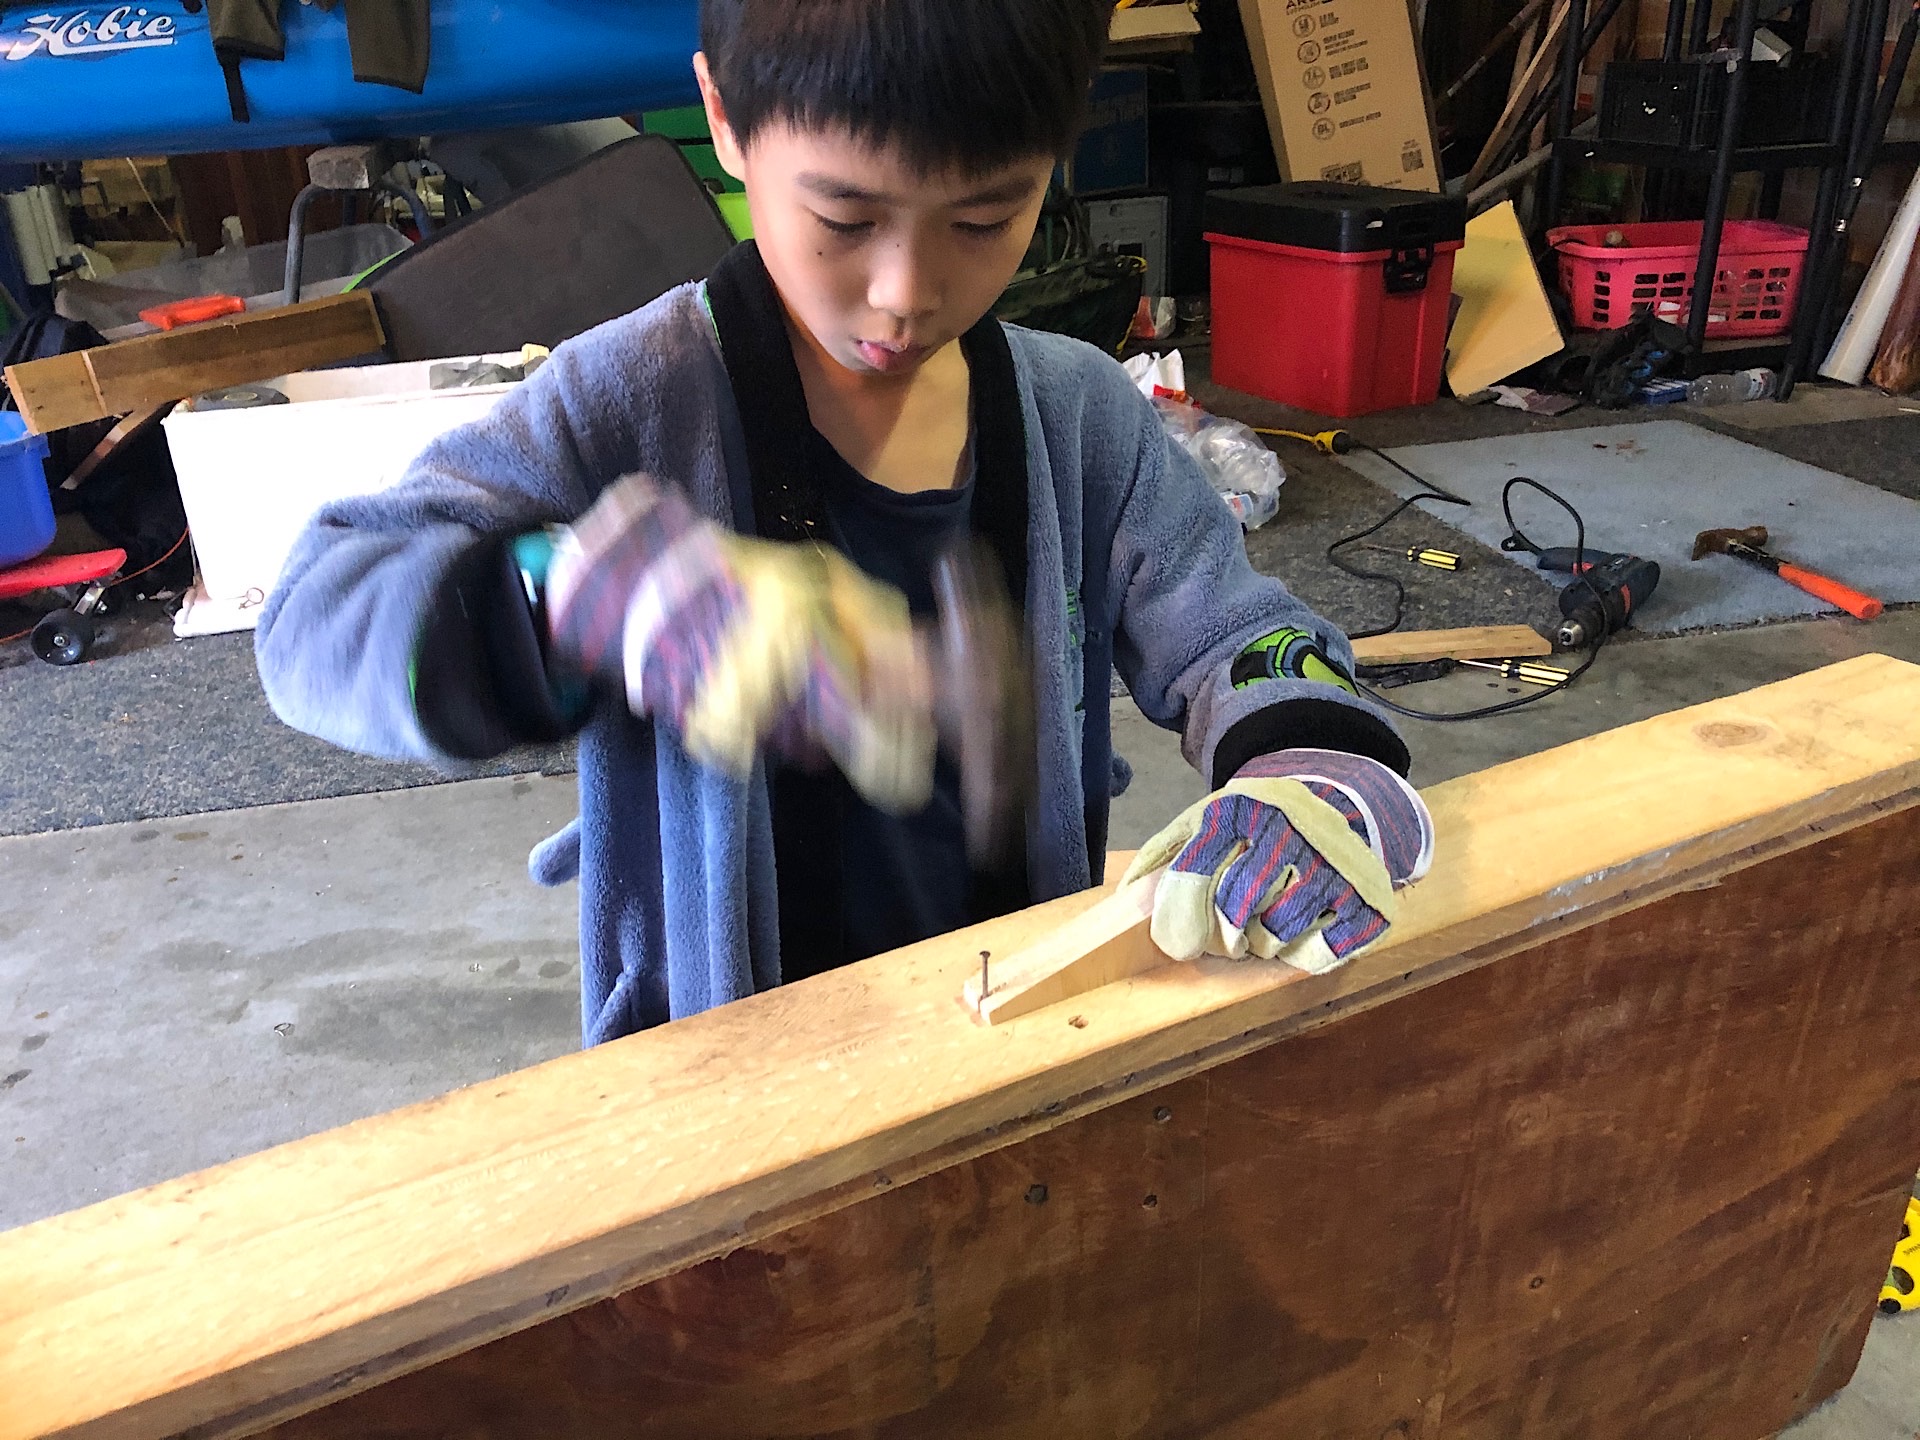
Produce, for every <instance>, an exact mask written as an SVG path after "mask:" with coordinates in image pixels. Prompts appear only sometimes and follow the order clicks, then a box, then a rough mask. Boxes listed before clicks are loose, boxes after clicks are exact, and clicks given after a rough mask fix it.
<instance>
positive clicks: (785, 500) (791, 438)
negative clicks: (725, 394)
mask: <svg viewBox="0 0 1920 1440" xmlns="http://www.w3.org/2000/svg"><path fill="white" fill-rule="evenodd" d="M707 305H708V308H709V311H710V313H711V314H712V316H713V327H714V330H715V331H716V332H717V333H718V334H719V336H720V353H721V356H722V358H723V360H724V361H725V363H726V367H727V378H728V379H729V380H730V381H731V382H732V385H733V398H734V404H735V408H737V409H738V410H739V412H740V425H741V429H742V430H743V431H744V432H745V436H746V448H747V471H748V478H749V481H750V483H751V488H752V491H753V527H754V530H755V532H756V533H757V534H759V535H761V536H762V537H764V538H765V539H768V540H815V541H819V542H820V543H822V544H824V543H826V535H827V501H826V482H825V478H824V477H823V476H822V475H821V474H820V473H819V470H818V468H817V466H816V463H815V459H814V447H812V446H810V445H806V444H803V443H801V442H802V440H803V439H804V437H805V436H806V435H807V434H808V432H809V431H811V430H812V429H813V421H812V419H811V418H810V417H809V415H808V413H807V395H806V391H805V389H803V388H802V386H801V384H800V368H799V366H798V365H796V364H795V363H794V359H793V342H792V341H791V340H790V339H789V338H788V334H787V323H788V322H787V312H786V307H785V306H783V305H782V304H781V303H780V296H779V294H778V292H776V291H775V290H774V288H773V280H772V278H771V277H770V276H768V274H767V267H766V265H765V263H764V262H763V261H762V260H761V259H760V251H759V248H758V247H757V246H756V245H755V244H754V243H753V242H752V241H751V240H748V241H744V242H742V243H741V244H739V245H736V246H735V247H734V248H733V249H732V250H730V251H728V252H727V254H726V255H724V256H723V257H722V258H721V260H720V263H719V264H718V265H716V266H715V267H714V270H713V273H712V274H711V275H710V276H708V277H707ZM960 348H961V351H962V353H963V354H965V356H966V357H967V371H968V377H969V382H968V383H969V387H970V389H971V390H972V393H973V444H974V474H975V480H974V491H973V505H972V528H973V532H974V534H976V535H978V536H979V537H980V538H981V539H982V540H984V541H985V542H986V543H987V545H988V547H989V548H990V549H992V551H993V553H994V555H995V557H996V558H997V559H998V560H999V562H1000V567H1001V569H1002V570H1003V571H1005V572H1006V577H1007V590H1008V593H1009V594H1010V595H1011V596H1012V597H1013V603H1014V605H1015V607H1016V608H1017V609H1018V610H1019V611H1020V612H1021V613H1022V614H1025V613H1026V597H1027V484H1028V477H1027V434H1026V424H1025V422H1024V420H1023V418H1022V415H1021V409H1020V390H1019V385H1018V382H1017V381H1016V379H1015V376H1014V370H1013V350H1012V348H1011V347H1010V346H1009V345H1008V344H1007V333H1006V331H1005V330H1003V329H1002V328H1001V326H1000V322H999V321H998V320H996V319H994V318H993V316H991V315H989V316H987V317H986V318H985V319H983V320H981V321H980V322H979V323H978V324H977V325H975V326H974V327H973V328H972V329H971V330H969V331H967V333H966V334H965V335H963V336H961V337H960Z"/></svg>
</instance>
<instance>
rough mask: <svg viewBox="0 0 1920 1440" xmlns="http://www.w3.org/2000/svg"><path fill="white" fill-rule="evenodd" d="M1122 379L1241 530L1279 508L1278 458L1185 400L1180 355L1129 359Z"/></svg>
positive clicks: (1243, 431)
mask: <svg viewBox="0 0 1920 1440" xmlns="http://www.w3.org/2000/svg"><path fill="white" fill-rule="evenodd" d="M1126 369H1127V374H1128V375H1130V376H1132V377H1133V382H1134V384H1136V385H1138V386H1139V387H1140V390H1141V393H1142V394H1144V395H1145V396H1146V397H1147V398H1148V399H1149V400H1151V401H1152V402H1153V408H1154V409H1155V410H1157V411H1159V412H1160V423H1161V424H1162V425H1163V426H1165V427H1166V431H1167V434H1169V435H1171V436H1172V437H1173V438H1174V439H1175V440H1176V441H1178V442H1179V443H1180V446H1181V448H1182V449H1184V450H1185V451H1186V452H1187V453H1188V454H1189V455H1191V456H1193V458H1194V459H1195V460H1196V461H1198V462H1199V465H1200V469H1201V470H1202V472H1204V473H1205V475H1206V477H1207V483H1208V484H1210V485H1212V486H1213V489H1214V493H1215V494H1217V495H1219V497H1220V498H1221V499H1222V500H1223V501H1225V502H1226V506H1227V508H1228V509H1229V510H1231V511H1232V512H1233V517H1234V519H1236V520H1238V521H1239V522H1240V528H1241V529H1242V530H1256V529H1258V528H1259V527H1260V526H1262V525H1264V524H1266V523H1267V521H1269V520H1271V519H1272V518H1273V516H1274V512H1275V511H1277V510H1278V509H1279V508H1280V487H1281V485H1282V484H1284V483H1285V481H1286V478H1287V472H1286V470H1285V468H1284V467H1283V466H1282V465H1281V464H1280V457H1279V456H1278V455H1275V454H1274V453H1273V451H1271V450H1269V449H1268V448H1267V447H1266V446H1265V445H1264V444H1262V443H1261V440H1260V437H1259V436H1258V435H1256V434H1254V433H1253V431H1252V430H1250V429H1249V428H1248V427H1247V426H1245V425H1242V424H1241V423H1240V422H1239V421H1238V420H1228V419H1226V418H1225V417H1223V416H1220V415H1212V414H1209V413H1208V412H1207V411H1205V410H1202V409H1201V408H1200V407H1199V406H1198V405H1196V404H1194V403H1193V401H1191V400H1189V399H1188V398H1187V393H1186V367H1185V365H1184V363H1183V362H1182V361H1181V359H1180V352H1179V351H1178V350H1174V351H1171V352H1169V353H1168V354H1166V355H1135V356H1133V357H1132V358H1131V359H1129V360H1128V361H1127V362H1126Z"/></svg>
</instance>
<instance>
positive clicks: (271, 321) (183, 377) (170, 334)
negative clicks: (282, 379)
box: [6, 292, 386, 434]
mask: <svg viewBox="0 0 1920 1440" xmlns="http://www.w3.org/2000/svg"><path fill="white" fill-rule="evenodd" d="M385 343H386V336H385V333H384V332H383V331H382V329H381V327H380V314H379V311H378V310H376V309H375V307H374V302H373V297H372V296H371V295H366V294H361V293H358V292H348V293H346V294H343V295H329V296H327V297H326V298H324V299H320V300H308V301H304V302H302V303H301V304H298V305H287V306H282V307H280V308H279V309H275V310H260V311H255V312H252V313H249V314H243V315H229V316H225V317H223V318H221V319H218V320H209V321H207V322H205V323H204V324H200V325H187V326H183V327H182V328H180V329H177V330H167V331H162V332H158V333H155V334H152V335H138V336H135V337H134V338H133V339H131V340H118V341H115V342H113V343H112V344H109V345H97V346H95V347H94V348H93V349H91V350H76V351H73V352H72V353H70V354H66V355H53V356H49V357H48V358H46V359H44V360H29V361H27V362H26V363H25V364H22V365H9V366H8V367H7V368H6V382H7V388H8V389H10V390H11V391H12V392H13V399H14V403H15V404H16V405H18V406H19V407H20V413H21V415H22V416H23V417H25V419H26V422H27V428H28V429H29V430H31V431H33V432H35V433H36V434H45V433H46V432H47V431H49V430H60V429H64V428H65V427H66V426H69V425H82V424H85V423H86V422H88V421H90V420H104V419H106V418H107V417H108V416H112V415H126V414H130V413H132V412H133V411H136V410H147V409H151V408H153V407H156V406H161V405H166V404H169V403H171V402H172V401H175V400H184V399H185V398H186V397H187V396H189V395H199V394H202V393H204V392H206V391H208V390H220V389H224V388H225V387H227V386H229V385H244V384H246V383H247V382H248V381H251V380H265V379H269V378H270V377H272V376H275V375H287V374H291V373H292V372H294V371H296V370H307V369H311V368H312V367H313V366H315V365H325V364H328V363H331V362H333V361H336V360H349V359H352V358H353V357H355V356H358V355H367V354H371V353H372V352H374V351H377V350H379V349H380V348H381V346H383V345H384V344H385Z"/></svg>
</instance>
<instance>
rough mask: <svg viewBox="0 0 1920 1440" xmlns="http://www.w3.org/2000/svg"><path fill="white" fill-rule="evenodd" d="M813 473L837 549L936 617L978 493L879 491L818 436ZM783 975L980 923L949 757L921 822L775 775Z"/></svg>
mask: <svg viewBox="0 0 1920 1440" xmlns="http://www.w3.org/2000/svg"><path fill="white" fill-rule="evenodd" d="M809 441H810V443H812V444H813V445H815V446H816V447H817V454H816V456H815V466H816V471H815V473H817V474H819V475H821V476H822V477H823V478H824V480H825V486H824V488H825V491H826V501H827V521H828V527H829V531H830V534H829V538H830V539H831V540H832V542H833V544H834V547H835V548H836V549H838V550H839V551H840V552H841V553H842V554H844V555H845V556H846V557H847V558H848V559H850V560H852V561H853V563H854V564H856V565H858V566H859V567H860V568H861V569H862V570H864V571H865V572H866V573H867V574H869V575H871V576H873V577H874V578H875V579H876V580H882V581H885V582H886V583H887V584H889V585H892V586H894V587H895V588H896V589H898V590H900V591H901V593H903V594H904V595H905V596H906V597H907V604H908V607H909V608H910V609H911V610H912V612H913V614H914V616H915V617H916V618H923V617H931V616H932V615H933V613H934V600H933V564H934V561H935V559H936V558H937V557H938V556H939V554H940V553H941V552H942V551H943V550H945V549H946V548H947V547H949V546H950V545H952V544H953V543H954V542H955V541H956V540H958V539H960V538H962V537H963V536H965V535H966V533H967V530H968V525H969V521H970V519H971V516H972V508H973V482H972V479H971V477H969V479H968V482H967V484H965V485H964V486H962V487H960V488H959V489H957V490H927V491H921V492H919V493H917V494H912V495H902V494H900V493H899V492H897V491H893V490H889V489H887V488H886V487H885V486H884V485H876V484H875V483H874V482H873V481H871V480H869V479H867V478H866V476H864V475H862V474H861V473H860V472H859V471H857V470H855V469H854V468H853V467H852V466H851V465H849V464H848V463H847V462H846V461H845V460H844V459H842V458H841V456H840V454H839V452H838V451H836V450H835V449H834V448H833V446H832V445H831V444H829V443H828V441H827V440H826V438H825V437H824V436H822V435H820V434H818V432H815V433H814V434H813V435H812V436H810V437H809ZM773 809H774V815H773V820H774V832H775V844H776V848H777V854H778V859H779V887H780V954H781V973H782V978H783V979H786V980H797V979H800V978H802V977H804V976H806V975H811V974H816V973H818V972H820V971H823V970H831V969H833V968H835V967H836V966H839V965H845V964H849V963H851V962H852V961H855V960H863V959H865V958H867V957H868V956H870V955H879V954H882V953H883V952H885V951H888V950H893V949H897V948H898V947H900V946H902V945H910V944H912V943H913V942H914V941H916V940H924V939H926V938H927V937H929V936H932V935H942V934H945V933H946V932H947V931H949V930H954V929H958V928H959V927H961V926H963V925H967V924H970V923H972V922H973V921H975V920H977V919H984V918H987V917H986V916H984V915H976V914H974V913H973V910H974V908H975V906H976V905H977V903H978V901H979V896H978V892H977V890H976V888H975V887H974V884H973V878H974V877H973V876H972V875H971V873H970V871H969V869H968V865H967V847H966V835H965V831H964V829H963V827H962V823H961V817H960V776H959V772H958V771H957V770H956V769H955V768H954V765H953V762H952V761H951V760H950V759H949V758H948V757H947V755H946V753H945V751H944V750H943V751H942V752H941V754H940V756H939V759H938V761H937V762H936V764H935V766H934V777H933V798H932V799H931V800H930V801H929V802H928V804H927V806H926V808H925V809H924V810H921V811H920V812H919V813H918V814H914V815H888V814H885V813H884V812H882V811H879V810H876V809H874V808H873V806H871V805H869V804H867V803H866V801H864V800H862V799H861V798H860V797H859V796H858V795H857V794H855V793H854V791H853V788H852V786H850V785H849V784H848V783H847V781H846V778H845V777H844V776H843V775H841V774H840V772H839V771H838V770H832V771H829V772H825V773H814V774H809V773H803V772H801V771H798V770H796V769H792V768H785V769H782V770H780V771H778V772H776V773H775V775H774V789H773Z"/></svg>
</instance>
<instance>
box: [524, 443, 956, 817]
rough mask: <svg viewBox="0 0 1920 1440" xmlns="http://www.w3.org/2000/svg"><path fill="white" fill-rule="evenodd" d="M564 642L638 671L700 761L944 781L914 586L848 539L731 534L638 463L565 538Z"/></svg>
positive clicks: (582, 654)
mask: <svg viewBox="0 0 1920 1440" xmlns="http://www.w3.org/2000/svg"><path fill="white" fill-rule="evenodd" d="M547 617H548V618H547V625H548V631H549V635H550V638H551V642H552V649H553V653H554V655H555V657H556V658H557V659H559V660H560V661H561V662H562V663H564V664H566V665H568V666H570V667H571V668H573V669H574V670H575V671H576V672H577V673H581V674H585V675H591V676H595V677H598V678H600V679H602V680H604V681H606V682H608V683H610V684H615V685H620V686H622V687H624V690H625V693H626V697H627V704H628V706H629V708H631V709H632V711H633V713H634V714H636V715H651V716H654V717H656V718H658V719H661V720H664V721H666V722H667V723H669V724H671V725H672V726H673V727H674V728H675V729H677V730H678V731H679V732H680V734H681V737H682V739H683V741H684V743H685V745H686V747H687V751H688V753H689V754H691V755H692V756H693V757H694V758H695V759H696V760H699V761H700V762H701V763H703V764H707V765H712V766H714V767H716V768H718V769H720V770H723V771H725V772H727V773H728V774H731V775H734V776H738V777H743V778H744V777H745V776H746V774H747V773H748V771H749V770H750V769H751V768H752V765H753V760H754V756H755V754H756V753H757V752H758V751H759V750H760V749H761V748H762V747H765V748H767V749H769V750H771V751H772V752H773V753H775V754H778V755H781V756H783V757H785V758H787V759H791V760H798V761H802V762H806V763H813V762H816V761H818V760H819V759H821V758H823V757H824V758H825V759H830V760H832V761H833V762H834V763H835V764H837V765H839V766H840V768H841V769H842V770H844V771H845V772H846V775H847V778H848V780H849V781H851V782H852V784H853V787H854V789H856V790H857V791H859V792H860V794H861V795H863V796H864V797H865V798H866V799H867V800H868V801H869V802H871V803H872V804H874V805H875V806H878V807H880V808H882V809H885V810H891V811H910V810H914V809H917V808H919V807H920V806H922V805H924V804H925V803H926V800H927V797H928V796H929V795H930V794H931V792H932V787H933V757H934V743H935V737H934V728H933V697H932V679H931V671H930V668H929V661H928V658H927V654H926V650H925V646H924V644H923V642H922V641H921V639H920V638H919V637H918V636H917V635H916V633H915V631H914V627H913V623H912V620H911V618H910V616H909V615H908V611H907V601H906V597H905V596H903V595H901V594H900V593H899V591H897V590H895V589H893V588H892V587H891V586H887V585H882V584H880V583H879V582H878V581H875V580H872V579H870V578H869V577H867V576H866V575H864V574H862V573H861V572H860V570H858V569H857V568H856V567H855V566H854V565H853V564H852V562H851V561H849V560H847V559H846V557H845V556H843V555H840V554H839V553H837V552H835V551H833V550H829V549H826V548H824V547H817V546H811V545H790V544H778V543H775V542H772V541H767V540H759V539H754V538H751V537H747V536H742V535H737V534H734V533H733V532H732V531H730V530H727V529H725V528H723V527H721V526H719V525H716V524H715V523H714V522H712V521H711V520H708V519H706V518H704V517H702V516H701V515H699V514H697V513H696V512H695V511H694V509H693V507H692V506H691V505H690V504H688V503H687V500H686V498H685V497H684V496H683V495H682V494H680V492H679V491H677V490H675V489H674V488H673V487H671V486H667V485H661V484H658V483H656V482H655V481H653V480H652V479H650V478H649V477H647V476H645V475H629V476H627V477H626V478H625V479H623V480H619V481H616V482H615V483H614V484H613V485H611V486H609V487H608V488H607V489H606V491H605V492H604V493H603V494H602V495H601V496H600V498H599V499H598V500H597V501H595V502H594V504H593V506H592V508H591V509H589V510H588V511H587V513H586V514H585V515H583V516H582V517H581V518H580V519H579V520H578V521H576V522H575V523H574V524H573V525H572V526H570V527H568V528H565V529H563V530H561V531H560V532H559V533H558V535H557V537H556V541H555V545H554V552H553V559H552V563H551V565H550V567H549V569H548V572H547Z"/></svg>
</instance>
